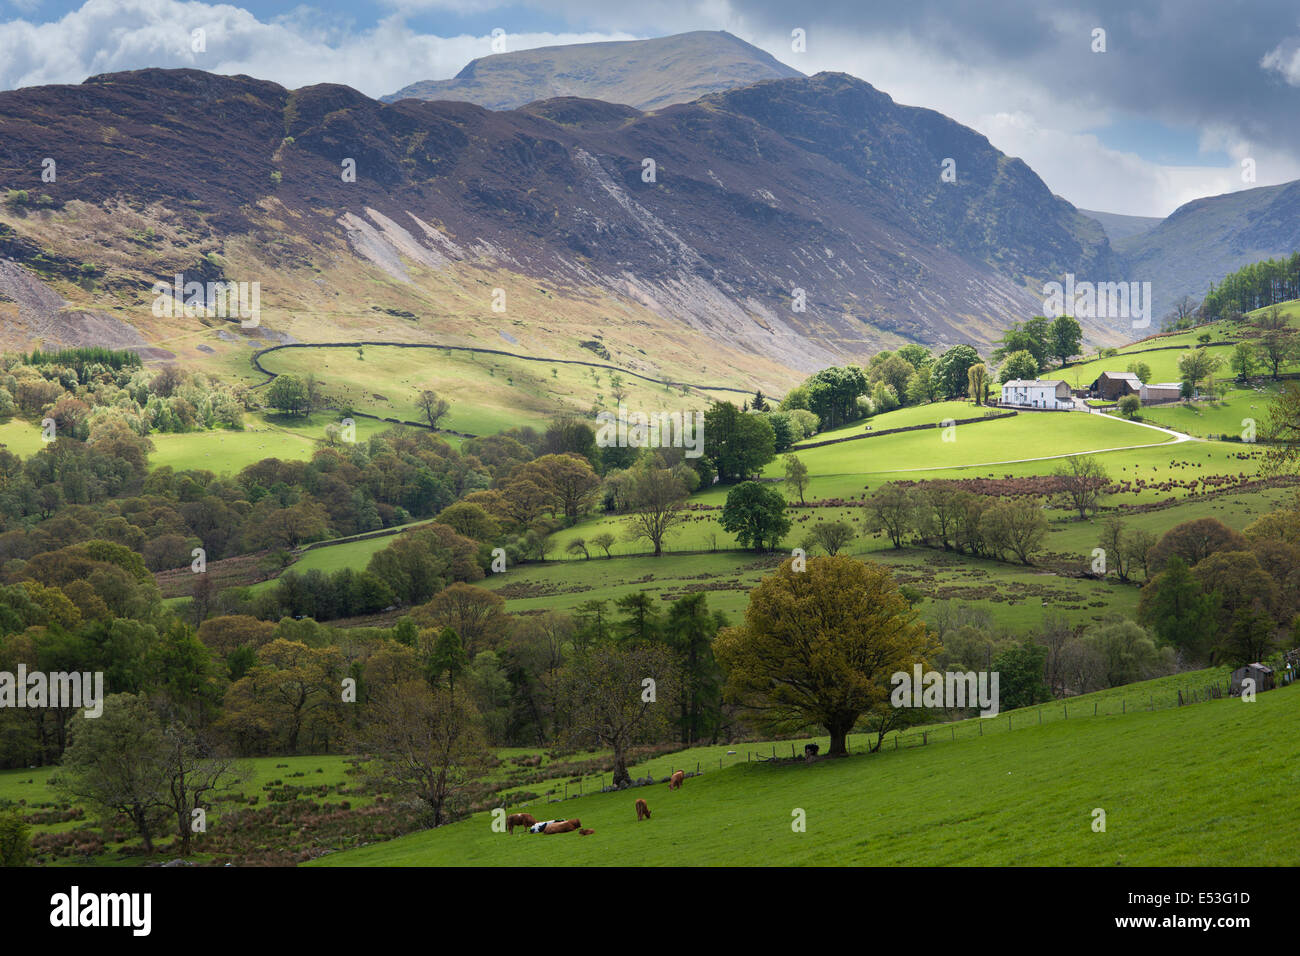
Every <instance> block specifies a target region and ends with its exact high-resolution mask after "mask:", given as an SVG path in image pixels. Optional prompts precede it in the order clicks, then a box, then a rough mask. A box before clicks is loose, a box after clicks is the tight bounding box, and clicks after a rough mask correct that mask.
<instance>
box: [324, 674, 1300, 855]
mask: <svg viewBox="0 0 1300 956" xmlns="http://www.w3.org/2000/svg"><path fill="white" fill-rule="evenodd" d="M1298 707H1300V689H1297V687H1296V686H1295V685H1292V686H1291V687H1289V688H1284V689H1281V690H1277V691H1272V692H1269V693H1266V694H1261V695H1260V696H1259V698H1258V700H1257V701H1256V702H1255V703H1253V704H1244V703H1242V702H1241V701H1239V700H1234V699H1223V700H1216V701H1210V702H1207V703H1202V704H1196V705H1193V706H1190V707H1182V708H1175V709H1166V710H1155V711H1150V712H1146V711H1137V712H1130V713H1125V714H1123V715H1111V716H1107V717H1102V716H1099V717H1096V718H1085V719H1079V720H1061V721H1054V722H1045V723H1043V724H1042V725H1035V724H1032V723H1031V724H1030V725H1029V726H1026V727H1023V728H1021V729H1018V730H1012V731H1010V732H1008V733H989V734H987V735H985V736H982V737H973V738H972V737H963V738H962V739H960V740H958V741H956V742H953V743H948V744H945V745H934V746H927V747H912V748H900V749H898V750H888V749H886V750H883V751H882V752H881V753H879V754H875V755H871V756H853V757H849V758H847V759H843V760H821V761H817V762H814V763H811V764H806V763H801V762H792V763H777V762H747V763H743V764H739V763H738V764H736V765H735V766H731V767H727V768H725V769H723V770H721V771H716V772H706V773H704V775H703V776H700V777H696V778H691V779H688V780H687V781H686V785H685V786H684V787H683V788H682V790H680V791H677V792H671V791H669V790H668V789H667V787H664V786H655V787H650V788H646V789H644V790H641V789H638V790H637V791H635V792H634V793H627V792H622V793H609V794H593V795H591V796H585V797H582V798H580V799H577V800H571V801H566V802H564V804H563V805H562V806H558V807H555V808H554V809H553V810H551V809H545V810H544V813H543V814H538V813H535V814H534V815H535V816H539V817H542V816H543V815H544V816H552V817H558V816H565V817H575V816H576V817H578V818H580V819H581V820H582V822H583V824H584V825H585V826H587V827H590V828H592V829H594V830H595V831H596V832H595V833H594V834H593V835H592V836H591V837H586V838H584V837H581V836H577V835H572V836H570V835H565V836H563V837H558V838H542V837H534V836H531V835H528V834H524V835H520V834H515V835H514V836H513V837H511V836H507V835H506V834H504V833H496V832H493V830H492V828H491V826H490V823H491V818H490V816H489V815H488V814H478V815H476V816H474V817H472V818H471V819H469V820H466V821H463V822H461V823H456V824H453V825H451V826H447V827H442V828H440V829H438V830H434V831H425V832H421V833H417V834H412V835H409V836H406V837H401V838H399V839H397V840H393V841H391V842H389V843H386V844H383V845H379V846H371V847H363V848H361V849H357V850H353V851H349V852H346V853H337V854H330V855H328V856H325V857H323V858H321V859H320V860H318V861H315V863H316V864H318V865H325V866H373V865H380V866H537V865H541V866H673V865H676V866H681V865H699V866H725V865H740V866H743V865H769V866H770V865H806V866H867V865H874V866H916V865H934V866H939V865H944V866H1064V865H1073V866H1177V865H1202V866H1204V865H1210V866H1247V865H1282V866H1288V865H1296V864H1297V863H1300V849H1298V848H1297V847H1296V845H1295V842H1294V840H1293V839H1292V837H1293V835H1294V834H1292V833H1290V832H1288V831H1287V829H1286V828H1285V827H1282V828H1280V824H1281V821H1290V820H1293V819H1294V818H1295V817H1296V816H1297V814H1300V766H1298V765H1297V764H1296V761H1295V759H1294V754H1293V753H1292V749H1291V748H1289V747H1285V746H1279V743H1280V742H1281V741H1283V740H1288V739H1290V737H1291V736H1292V728H1293V727H1294V724H1295V721H1296V715H1297V708H1298ZM994 722H1000V721H990V723H994ZM938 736H939V737H941V736H942V735H941V734H940V735H938ZM690 756H691V754H690V753H689V752H688V753H685V754H682V755H680V756H679V757H678V760H679V761H680V762H679V763H678V766H682V765H688V766H689V763H690V760H689V758H690ZM701 762H703V761H701ZM636 772H637V771H635V770H634V771H633V774H634V775H635V774H636ZM638 796H640V797H644V798H645V799H646V800H647V802H648V803H649V804H650V807H651V811H652V813H653V817H652V819H651V820H649V821H645V822H641V823H638V822H637V821H636V818H635V814H634V812H633V808H632V802H633V800H634V799H635V798H636V797H638ZM1098 808H1100V809H1101V810H1103V811H1105V814H1106V829H1105V832H1104V833H1099V832H1094V830H1093V821H1094V819H1095V816H1094V811H1095V810H1096V809H1098ZM801 818H802V820H803V822H804V824H805V828H804V830H803V831H798V830H797V829H796V828H795V827H794V826H793V824H794V823H796V822H798V821H799V820H800V819H801ZM1287 826H1289V825H1287Z"/></svg>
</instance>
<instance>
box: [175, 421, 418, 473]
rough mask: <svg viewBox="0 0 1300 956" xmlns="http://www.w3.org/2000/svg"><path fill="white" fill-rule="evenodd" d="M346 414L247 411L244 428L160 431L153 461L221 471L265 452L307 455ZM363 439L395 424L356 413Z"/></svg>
mask: <svg viewBox="0 0 1300 956" xmlns="http://www.w3.org/2000/svg"><path fill="white" fill-rule="evenodd" d="M341 418H342V416H341V415H339V414H338V413H336V412H317V413H315V414H314V415H309V416H303V417H301V418H298V419H291V418H285V417H283V416H279V415H274V416H262V415H247V416H245V419H244V430H243V431H238V432H235V431H226V430H216V431H202V432H175V433H162V434H159V433H155V434H153V435H150V436H149V438H150V440H152V441H153V443H154V451H153V453H152V454H151V455H150V456H149V464H150V465H152V466H153V467H154V468H161V467H162V466H164V465H170V466H171V467H172V468H174V469H175V470H177V471H181V470H183V469H186V468H206V469H208V470H210V471H214V472H216V473H217V474H236V473H238V472H239V471H241V470H242V469H244V468H247V467H248V466H249V465H251V464H253V463H254V462H258V461H261V460H262V459H263V458H279V459H282V460H285V461H307V460H308V459H310V458H311V456H312V455H314V454H315V453H316V451H317V450H318V449H320V448H321V447H322V443H323V441H324V439H325V426H326V425H327V424H329V423H331V422H337V421H340V420H341ZM354 423H355V425H356V438H357V441H364V440H366V439H367V438H369V437H371V436H372V435H374V434H376V433H378V432H381V431H383V430H384V429H386V428H391V427H393V426H392V425H391V424H390V423H388V422H380V421H375V420H374V419H370V418H357V419H354Z"/></svg>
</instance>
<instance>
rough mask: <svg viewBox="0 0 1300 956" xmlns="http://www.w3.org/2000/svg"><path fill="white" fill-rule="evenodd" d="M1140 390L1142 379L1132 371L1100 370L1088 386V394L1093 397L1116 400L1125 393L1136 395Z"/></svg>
mask: <svg viewBox="0 0 1300 956" xmlns="http://www.w3.org/2000/svg"><path fill="white" fill-rule="evenodd" d="M1141 391H1142V380H1141V379H1140V378H1138V377H1137V376H1136V375H1134V374H1133V373H1132V372H1102V373H1101V374H1100V375H1099V376H1097V380H1096V381H1095V382H1093V383H1092V384H1091V385H1089V386H1088V394H1090V395H1091V396H1092V397H1093V398H1105V399H1115V400H1118V399H1121V398H1123V397H1124V396H1125V395H1137V394H1139V393H1140V392H1141Z"/></svg>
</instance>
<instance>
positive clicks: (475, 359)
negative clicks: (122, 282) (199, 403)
mask: <svg viewBox="0 0 1300 956" xmlns="http://www.w3.org/2000/svg"><path fill="white" fill-rule="evenodd" d="M502 347H503V350H506V351H509V346H508V344H506V343H504V342H503V343H502ZM363 356H364V357H363ZM261 361H262V365H263V366H264V367H265V368H266V369H268V370H270V371H272V372H292V373H294V374H298V375H305V374H307V373H308V372H311V373H313V374H315V375H316V377H317V379H318V380H319V381H320V382H321V384H322V386H323V388H324V390H325V393H326V394H327V395H329V396H330V398H332V399H333V400H335V401H336V402H339V403H342V405H343V406H344V407H350V408H355V409H358V410H360V411H364V412H368V413H370V414H373V415H379V416H381V417H385V418H399V419H402V420H404V421H420V420H422V412H421V411H420V410H419V408H418V407H417V406H416V404H415V400H416V397H417V396H418V395H419V393H420V392H421V391H422V390H424V389H432V390H434V391H436V392H437V393H438V394H439V395H441V396H442V397H444V398H447V399H448V400H449V401H450V402H451V411H450V412H449V413H448V415H447V417H446V419H444V420H443V422H442V423H441V424H442V425H443V427H445V428H450V429H453V430H455V431H460V432H468V433H470V434H475V435H489V434H493V433H495V432H499V431H502V430H504V429H507V428H511V427H514V426H518V425H531V426H533V427H534V428H545V426H546V423H547V422H548V421H550V419H551V418H553V417H554V416H555V414H556V413H557V412H559V411H562V410H563V411H567V412H569V413H571V414H579V415H583V416H588V417H590V418H591V419H592V425H593V427H594V425H595V420H594V413H592V412H591V409H593V408H595V407H602V406H604V407H611V408H613V407H616V406H617V402H616V401H615V399H614V397H613V390H612V385H611V376H612V375H613V374H615V373H613V372H612V371H611V370H610V369H597V368H591V367H588V366H581V365H569V364H564V363H559V362H548V361H547V360H546V359H522V358H510V357H508V356H504V355H492V354H489V353H477V352H469V353H467V352H454V351H450V350H447V349H440V348H436V347H433V346H430V347H427V348H395V347H391V346H375V345H367V346H365V347H364V348H363V349H362V350H361V352H360V353H359V352H358V350H357V349H344V348H321V349H305V348H294V349H282V350H280V351H278V352H271V353H270V354H268V355H265V356H263V357H262V359H261ZM591 361H593V362H597V363H600V362H603V361H604V360H603V359H601V358H599V357H598V356H596V355H594V354H593V355H592V356H591ZM621 378H622V379H623V383H624V387H625V388H626V390H627V394H626V397H625V399H624V402H625V404H626V405H627V407H628V409H629V411H637V410H644V411H647V412H652V411H658V410H661V409H662V410H665V411H683V410H686V409H692V410H694V409H701V410H702V409H703V408H704V407H705V406H706V405H707V404H708V399H709V398H710V397H714V396H710V395H709V394H708V393H703V392H699V391H694V390H692V392H691V394H690V395H683V394H682V390H681V389H680V388H669V387H667V386H664V385H655V384H653V383H651V382H646V381H644V380H642V379H639V378H634V377H632V376H631V375H628V374H627V373H623V374H622V375H621ZM716 397H721V394H720V395H719V396H716ZM728 397H729V398H730V399H732V400H736V401H737V403H738V402H739V399H740V398H741V397H742V396H739V395H730V396H728Z"/></svg>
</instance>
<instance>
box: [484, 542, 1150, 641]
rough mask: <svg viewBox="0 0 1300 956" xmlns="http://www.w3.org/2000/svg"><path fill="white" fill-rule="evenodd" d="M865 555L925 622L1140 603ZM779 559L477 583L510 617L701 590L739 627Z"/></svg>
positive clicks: (669, 563)
mask: <svg viewBox="0 0 1300 956" xmlns="http://www.w3.org/2000/svg"><path fill="white" fill-rule="evenodd" d="M1091 548H1092V545H1089V546H1088V550H1089V551H1090V550H1091ZM863 556H864V557H867V558H869V559H870V560H872V561H878V562H880V563H881V564H884V565H886V566H888V567H889V568H891V569H892V570H893V571H894V574H895V576H896V578H897V580H898V581H899V582H900V583H904V584H911V585H912V586H914V587H916V588H918V589H919V590H920V591H921V592H922V593H923V594H924V595H925V599H924V600H923V601H922V602H921V604H920V612H921V616H922V617H923V618H925V619H927V620H930V621H933V620H934V617H935V614H936V613H937V606H936V602H938V601H956V602H959V603H962V604H968V605H971V606H973V607H976V608H982V609H986V610H988V611H989V612H990V613H991V614H992V615H993V617H994V620H996V621H997V622H998V623H999V624H1002V625H1004V626H1006V627H1009V628H1012V629H1015V630H1025V629H1028V628H1031V627H1035V626H1037V625H1038V624H1040V623H1041V622H1042V619H1043V615H1044V614H1045V613H1046V612H1047V611H1048V610H1050V611H1052V612H1053V613H1057V614H1061V615H1063V616H1065V617H1066V618H1068V619H1070V620H1072V621H1077V622H1079V623H1092V622H1094V621H1100V620H1102V619H1103V618H1104V617H1105V616H1106V614H1107V613H1127V614H1130V615H1131V614H1132V613H1133V612H1134V611H1135V610H1136V608H1137V594H1138V592H1137V588H1135V587H1132V586H1128V585H1121V584H1119V583H1117V582H1114V581H1096V580H1092V579H1088V578H1069V577H1060V576H1057V575H1054V574H1051V573H1048V572H1045V571H1043V569H1041V568H1036V567H1025V566H1023V565H1017V564H1003V563H1000V562H997V561H986V560H982V559H977V558H968V557H961V556H958V555H955V554H948V553H944V552H942V551H931V550H928V549H924V548H905V549H903V550H901V551H895V550H893V549H889V550H876V551H872V552H870V553H867V554H865V555H863ZM784 557H785V555H784V554H777V555H762V556H760V555H753V554H750V553H747V552H741V551H723V552H719V553H717V554H679V555H672V556H668V555H665V556H664V557H661V558H654V557H648V556H647V557H630V558H618V559H615V560H612V561H606V560H604V559H603V558H593V559H592V560H590V561H580V562H578V563H576V564H575V563H574V562H572V561H564V562H558V561H557V562H549V563H546V564H529V565H523V566H521V567H518V568H514V569H511V570H509V571H507V572H506V573H504V574H492V575H488V577H487V578H486V579H485V580H484V581H481V582H480V584H482V585H483V586H484V587H487V588H490V589H492V590H494V591H496V592H497V593H498V594H500V595H501V596H502V597H504V598H506V609H507V610H509V611H512V612H516V613H529V612H536V611H544V610H558V611H572V610H574V609H575V608H577V607H578V605H580V604H583V603H585V602H587V601H611V602H612V601H613V600H615V599H616V598H619V597H622V596H624V595H626V594H629V593H632V592H644V593H646V594H649V595H650V596H651V597H655V598H658V599H660V600H662V601H665V602H666V601H672V600H676V599H678V598H680V597H683V596H685V595H687V594H690V593H693V592H695V591H699V590H703V591H705V592H707V594H708V601H709V608H710V609H711V610H719V611H723V612H725V613H726V614H727V615H728V616H729V617H730V618H731V620H732V621H733V622H734V623H739V621H740V620H741V618H742V616H743V614H744V611H745V608H746V606H747V605H748V603H749V592H750V591H751V590H752V589H753V588H754V587H755V586H756V585H757V584H758V582H759V581H760V580H761V578H762V577H763V575H764V574H767V573H770V571H771V570H772V569H773V568H774V567H775V565H776V564H777V563H778V562H779V561H780V560H782V559H783V558H784ZM1081 563H1082V562H1081ZM610 610H611V611H612V610H613V608H612V607H611V608H610Z"/></svg>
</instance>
